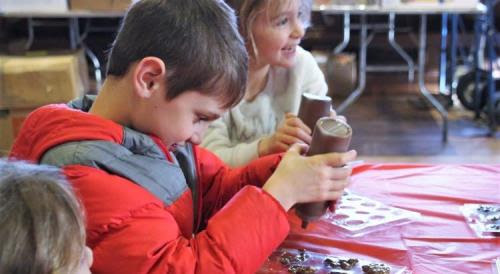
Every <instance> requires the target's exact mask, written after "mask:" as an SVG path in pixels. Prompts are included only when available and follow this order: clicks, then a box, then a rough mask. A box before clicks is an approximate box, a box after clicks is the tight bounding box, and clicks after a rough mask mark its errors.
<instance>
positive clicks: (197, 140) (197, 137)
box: [189, 132, 203, 145]
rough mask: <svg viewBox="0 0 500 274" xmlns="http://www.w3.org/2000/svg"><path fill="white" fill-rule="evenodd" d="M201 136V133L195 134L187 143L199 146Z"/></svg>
mask: <svg viewBox="0 0 500 274" xmlns="http://www.w3.org/2000/svg"><path fill="white" fill-rule="evenodd" d="M202 136H203V132H195V133H193V135H191V138H189V142H191V143H192V144H194V145H199V144H201V139H202V138H201V137H202Z"/></svg>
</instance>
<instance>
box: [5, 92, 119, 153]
mask: <svg viewBox="0 0 500 274" xmlns="http://www.w3.org/2000/svg"><path fill="white" fill-rule="evenodd" d="M91 105H92V98H90V97H84V98H83V99H80V100H76V101H73V102H70V103H69V104H68V105H66V104H53V105H47V106H43V107H41V108H38V109H36V110H35V111H33V112H32V113H30V114H29V115H28V117H27V118H26V120H25V121H24V122H23V126H22V128H21V130H20V132H19V135H18V136H17V138H16V141H15V142H14V145H13V147H12V150H11V152H10V157H11V158H15V159H21V160H28V161H32V162H38V161H39V160H40V158H41V157H42V156H43V154H44V153H45V152H46V151H47V150H49V149H50V148H52V147H54V146H57V145H59V144H63V143H67V142H72V141H83V140H102V141H111V142H115V143H122V142H123V135H124V133H123V132H124V127H123V126H122V125H120V124H117V123H115V122H113V121H111V120H106V119H104V118H102V117H99V116H96V115H93V114H89V113H87V112H86V111H88V109H89V108H90V106H91Z"/></svg>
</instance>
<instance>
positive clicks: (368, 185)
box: [282, 164, 500, 274]
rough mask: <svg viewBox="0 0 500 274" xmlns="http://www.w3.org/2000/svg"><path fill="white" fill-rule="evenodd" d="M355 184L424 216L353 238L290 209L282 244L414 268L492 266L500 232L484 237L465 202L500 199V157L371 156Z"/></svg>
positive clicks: (485, 269)
mask: <svg viewBox="0 0 500 274" xmlns="http://www.w3.org/2000/svg"><path fill="white" fill-rule="evenodd" d="M349 189H350V190H351V191H352V192H354V193H356V194H358V195H362V196H366V197H369V198H370V199H374V200H377V201H380V202H383V203H385V204H387V205H390V206H394V207H399V208H403V209H407V210H411V211H416V212H419V213H421V214H422V217H421V218H420V219H418V220H417V221H414V222H412V223H409V224H406V225H402V226H393V227H389V228H387V229H385V230H383V231H378V232H373V233H370V234H367V235H364V236H362V237H357V238H352V237H349V236H345V235H342V234H339V233H333V232H332V227H331V224H328V223H326V222H322V221H319V222H314V223H311V224H310V225H309V226H308V228H307V229H306V230H303V229H301V228H300V220H299V219H298V218H297V217H296V216H295V215H294V214H293V213H291V214H290V222H291V223H292V231H291V233H290V235H289V236H288V238H287V239H286V241H285V242H284V243H283V245H282V247H284V248H305V249H307V250H309V251H314V252H319V253H324V254H331V255H350V256H354V257H359V258H364V259H367V260H374V261H384V262H387V263H389V264H392V265H398V266H405V267H407V268H409V269H410V270H412V271H413V273H474V274H476V273H492V262H493V260H494V259H495V258H497V257H500V238H490V239H484V238H479V237H477V236H476V235H475V233H474V232H473V231H472V230H471V229H470V228H469V226H468V225H467V223H466V221H465V219H464V217H463V215H462V213H461V212H460V211H459V208H460V207H461V206H462V205H463V204H465V203H486V204H487V203H496V204H499V203H500V165H421V164H420V165H408V164H404V165H403V164H377V165H375V164H367V165H362V166H359V167H357V168H356V169H355V171H354V174H353V176H352V184H351V186H350V187H349Z"/></svg>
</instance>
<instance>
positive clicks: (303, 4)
mask: <svg viewBox="0 0 500 274" xmlns="http://www.w3.org/2000/svg"><path fill="white" fill-rule="evenodd" d="M227 2H228V4H229V5H230V6H232V7H233V8H234V9H235V10H236V12H237V15H238V17H239V19H238V20H239V30H240V33H241V35H242V36H243V38H244V39H245V43H246V46H247V49H248V52H249V55H250V58H251V61H252V63H251V64H255V63H258V64H257V65H259V64H260V65H267V64H271V65H277V66H283V67H289V66H291V65H293V63H294V57H295V48H296V46H297V45H298V44H299V43H300V40H301V39H302V37H303V36H304V31H305V28H306V26H307V25H308V22H309V16H310V12H311V0H228V1H227Z"/></svg>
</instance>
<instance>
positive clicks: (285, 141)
mask: <svg viewBox="0 0 500 274" xmlns="http://www.w3.org/2000/svg"><path fill="white" fill-rule="evenodd" d="M226 2H228V4H229V5H230V6H232V7H233V8H234V9H235V10H236V12H237V14H238V16H239V26H240V32H241V34H242V36H243V38H244V39H245V42H246V47H247V50H248V53H249V58H250V62H249V72H248V81H247V87H246V93H245V98H244V99H243V100H242V101H241V103H240V104H239V105H238V106H236V107H235V108H233V109H231V110H230V111H229V112H227V113H225V114H224V115H223V116H222V117H221V118H220V119H218V120H217V121H215V122H213V123H212V124H211V125H210V127H209V129H208V130H207V132H206V134H205V137H204V140H203V143H202V146H204V147H206V148H208V149H210V150H211V151H213V152H214V153H215V154H217V155H218V156H219V157H220V158H221V159H222V160H224V161H225V162H226V163H227V164H229V165H231V166H240V165H243V164H245V163H248V162H249V161H251V160H253V159H255V158H257V157H260V156H264V155H268V154H272V153H277V152H283V151H286V150H287V149H288V148H289V147H290V146H291V145H292V144H294V143H304V144H309V143H310V141H311V132H312V129H310V128H308V127H307V126H306V125H305V124H304V123H303V122H302V121H301V120H300V119H299V118H297V116H296V115H297V112H298V108H299V103H300V99H301V94H302V93H313V94H317V95H326V93H327V84H326V82H325V78H324V76H323V73H322V72H321V70H320V69H319V67H318V65H317V63H316V61H315V60H314V58H313V56H312V55H311V54H310V53H309V52H308V51H306V50H304V49H302V48H301V47H300V46H299V43H300V41H301V39H302V37H303V36H304V32H305V24H306V23H307V22H308V20H309V14H310V7H311V3H310V0H229V1H226Z"/></svg>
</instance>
